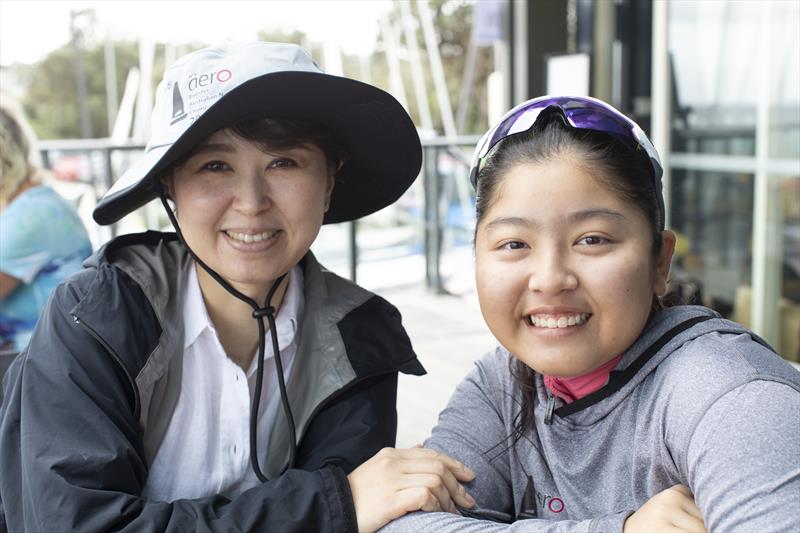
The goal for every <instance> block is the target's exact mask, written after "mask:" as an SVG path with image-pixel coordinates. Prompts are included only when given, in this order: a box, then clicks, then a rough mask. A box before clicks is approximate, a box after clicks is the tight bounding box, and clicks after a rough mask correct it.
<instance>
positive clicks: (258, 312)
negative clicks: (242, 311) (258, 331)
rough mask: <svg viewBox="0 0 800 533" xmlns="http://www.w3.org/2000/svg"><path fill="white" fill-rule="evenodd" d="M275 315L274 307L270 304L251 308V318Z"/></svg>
mask: <svg viewBox="0 0 800 533" xmlns="http://www.w3.org/2000/svg"><path fill="white" fill-rule="evenodd" d="M270 315H271V316H275V308H274V307H272V306H271V305H270V306H267V307H262V308H260V309H255V310H253V318H264V317H265V316H270Z"/></svg>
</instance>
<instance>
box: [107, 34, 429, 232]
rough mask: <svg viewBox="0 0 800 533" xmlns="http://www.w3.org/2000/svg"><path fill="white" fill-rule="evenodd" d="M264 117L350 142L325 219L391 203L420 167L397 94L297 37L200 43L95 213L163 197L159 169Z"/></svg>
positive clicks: (172, 74) (117, 212)
mask: <svg viewBox="0 0 800 533" xmlns="http://www.w3.org/2000/svg"><path fill="white" fill-rule="evenodd" d="M259 117H273V118H289V119H304V120H309V121H313V122H316V123H318V124H320V125H322V126H324V127H326V128H328V129H329V130H330V131H331V132H333V133H334V135H336V136H337V137H338V138H339V139H340V140H341V142H343V143H344V145H345V146H346V147H347V150H348V154H349V158H348V160H347V162H346V163H345V164H344V166H342V168H341V169H340V170H339V172H338V174H337V176H336V185H335V187H334V190H333V196H332V197H331V204H330V209H329V210H328V212H327V213H326V214H325V219H324V223H325V224H330V223H335V222H343V221H348V220H354V219H357V218H360V217H362V216H365V215H368V214H370V213H373V212H375V211H378V210H379V209H382V208H383V207H386V206H388V205H389V204H391V203H393V202H394V201H395V200H397V199H398V198H399V197H400V196H401V195H402V194H403V193H404V192H405V191H406V189H408V187H409V186H410V185H411V183H413V181H414V179H416V177H417V175H418V174H419V170H420V167H421V164H422V149H421V146H420V141H419V136H418V134H417V131H416V128H415V127H414V123H413V122H412V121H411V117H409V116H408V113H407V112H406V111H405V109H403V107H402V105H400V103H399V102H398V101H397V100H396V99H395V98H394V97H393V96H392V95H390V94H389V93H387V92H385V91H383V90H381V89H378V88H377V87H373V86H372V85H369V84H366V83H362V82H359V81H356V80H351V79H348V78H343V77H340V76H333V75H330V74H325V73H324V72H322V70H321V69H320V68H319V67H318V66H317V64H316V63H315V62H314V60H313V59H312V58H311V56H310V55H309V54H308V52H306V51H305V50H304V49H303V48H301V47H299V46H296V45H292V44H282V43H265V42H258V43H250V44H230V45H226V46H224V47H216V48H204V49H202V50H198V51H196V52H192V53H191V54H188V55H186V56H184V57H182V58H180V59H179V60H178V61H176V62H175V63H174V64H172V65H171V66H170V67H169V68H168V69H167V70H166V72H165V73H164V79H163V80H162V81H161V83H160V84H159V86H158V89H157V92H156V103H155V107H154V109H153V115H152V119H151V129H152V134H151V137H150V142H149V143H148V144H147V147H146V148H145V153H144V156H143V157H142V158H141V159H140V160H138V161H137V162H136V163H135V164H134V165H133V166H132V167H131V168H129V169H128V170H127V172H125V173H124V174H123V175H122V177H120V178H119V179H118V180H117V181H116V182H115V183H114V185H113V186H112V187H111V189H109V191H108V192H107V193H106V194H105V196H104V197H103V198H102V199H101V200H100V202H99V203H98V204H97V207H96V208H95V210H94V213H93V217H94V219H95V221H96V222H97V223H98V224H112V223H114V222H116V221H118V220H119V219H120V218H122V217H123V216H125V215H127V214H128V213H130V212H131V211H133V210H135V209H137V208H139V207H141V206H142V205H144V204H146V203H147V202H149V201H150V200H152V199H154V198H156V197H158V195H159V184H158V178H159V176H160V174H161V173H163V172H164V171H165V170H166V169H168V168H169V167H170V166H171V165H172V164H173V163H174V162H175V161H176V160H177V159H178V158H180V157H181V156H183V155H185V154H187V153H188V152H189V151H191V150H192V149H193V148H194V147H195V146H196V145H197V144H198V143H200V142H201V141H203V140H204V139H205V138H207V137H208V136H209V135H211V134H212V133H214V132H215V131H217V130H219V129H222V128H225V127H229V126H232V125H234V124H236V123H238V122H242V121H246V120H251V119H255V118H259Z"/></svg>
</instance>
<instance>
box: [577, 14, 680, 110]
mask: <svg viewBox="0 0 800 533" xmlns="http://www.w3.org/2000/svg"><path fill="white" fill-rule="evenodd" d="M663 3H665V4H666V2H663ZM615 10H616V4H615V3H614V2H612V1H611V0H601V1H600V2H595V4H594V53H593V54H592V62H593V65H592V73H593V76H592V77H593V80H592V82H593V83H592V94H593V95H594V96H595V97H597V98H599V99H600V100H603V101H605V102H611V100H612V96H613V95H612V87H613V76H614V72H613V68H614V65H613V62H614V61H613V56H614V52H613V45H614V34H615V26H616V24H615V20H614V17H615Z"/></svg>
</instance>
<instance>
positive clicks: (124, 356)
mask: <svg viewBox="0 0 800 533" xmlns="http://www.w3.org/2000/svg"><path fill="white" fill-rule="evenodd" d="M152 129H153V132H152V136H151V139H150V142H149V143H148V146H147V148H146V149H145V154H144V156H143V157H142V158H141V159H140V160H139V161H138V162H137V163H136V164H135V165H133V167H131V168H130V169H129V170H128V171H127V172H126V173H125V174H124V175H123V176H122V177H121V178H120V179H119V180H118V181H117V182H116V183H115V185H114V186H113V187H112V188H111V190H109V192H108V193H107V194H106V195H105V197H104V198H103V199H102V200H101V201H100V203H99V204H98V206H97V208H96V210H95V212H94V218H95V220H96V221H97V222H98V223H100V224H110V223H113V222H115V221H117V220H119V219H120V218H121V217H123V216H125V215H126V214H128V213H130V212H131V211H133V210H134V209H136V208H138V207H140V206H142V205H144V204H145V203H147V202H149V201H151V200H154V199H159V200H160V201H161V202H162V204H163V205H164V207H165V209H166V211H167V214H168V215H169V217H170V220H171V221H172V223H173V225H174V227H175V230H176V233H174V234H173V233H159V232H147V233H144V234H137V235H124V236H121V237H119V238H117V239H115V240H113V241H111V242H110V243H108V244H107V245H106V246H104V247H103V249H101V250H100V251H99V252H98V253H97V254H96V255H95V256H94V257H93V258H92V259H91V260H90V261H89V262H88V263H87V268H86V269H85V270H84V271H82V272H81V273H79V274H77V275H76V276H74V277H73V278H71V279H69V280H68V281H66V282H65V283H64V284H62V285H61V286H59V288H58V289H57V290H56V291H55V293H54V296H53V298H52V300H51V302H50V304H49V306H48V307H47V309H46V310H45V312H44V315H43V317H42V319H41V322H40V324H39V325H38V326H37V329H36V331H35V332H34V334H33V337H32V340H31V344H30V346H29V348H28V349H27V350H26V351H25V352H23V353H22V354H21V355H20V356H19V357H18V358H17V360H16V361H15V363H14V364H13V366H12V368H11V369H10V371H9V373H8V375H7V376H6V389H7V390H6V394H5V398H4V405H3V411H2V414H1V416H0V470H2V476H0V497H2V503H3V507H4V508H5V513H6V519H7V526H8V528H9V529H10V530H11V531H16V530H23V529H24V530H29V531H55V530H59V531H66V530H79V531H107V530H112V529H130V530H137V531H138V530H153V531H185V530H203V531H206V530H214V531H216V530H225V531H230V530H237V531H238V530H252V531H256V530H257V531H260V530H264V531H355V530H360V531H367V530H371V529H375V528H377V527H380V526H381V525H382V524H383V523H385V522H386V521H388V520H389V519H390V518H392V517H395V516H399V515H400V514H402V513H403V512H406V511H409V510H414V509H420V508H424V509H431V510H433V509H453V508H454V503H453V501H455V502H456V503H458V504H459V505H467V504H468V503H469V502H468V501H467V500H466V499H465V496H464V495H463V489H461V488H460V485H459V483H458V480H466V479H470V473H469V471H468V470H466V469H465V468H464V467H463V466H462V465H460V463H457V462H455V461H452V460H450V459H449V458H447V457H446V456H442V455H441V454H435V453H434V452H432V451H430V450H422V449H415V450H406V451H384V452H381V453H380V454H378V457H377V459H374V460H373V461H370V462H368V463H367V464H365V465H363V466H362V467H361V468H360V469H359V470H358V475H355V476H353V475H351V476H350V477H348V474H350V472H351V471H352V470H353V469H354V468H355V467H357V466H358V465H360V464H361V463H363V462H364V461H366V460H367V459H369V458H370V457H371V456H373V455H375V454H376V453H377V452H378V451H379V450H381V449H382V448H384V447H387V446H392V445H393V444H394V438H395V432H396V411H395V397H396V387H397V374H398V372H405V373H410V374H416V375H420V374H423V373H424V370H423V368H422V366H421V365H420V363H419V362H418V361H417V358H416V356H415V354H414V351H413V349H412V347H411V344H410V342H409V339H408V337H407V335H406V333H405V331H404V329H403V327H402V325H401V321H400V316H399V313H398V312H397V310H396V309H395V308H394V307H393V306H392V305H391V304H389V303H388V302H386V301H385V300H383V299H382V298H380V297H378V296H376V295H374V294H371V293H369V292H368V291H366V290H364V289H362V288H360V287H358V286H356V285H354V284H352V283H350V282H348V281H346V280H343V279H341V278H339V277H337V276H335V275H334V274H332V273H330V272H328V271H326V270H325V269H324V268H322V267H321V266H320V265H319V264H318V263H317V261H316V259H315V258H314V256H313V254H312V253H311V252H310V251H309V247H310V246H311V243H312V242H313V240H314V239H315V237H316V236H317V233H318V231H319V229H320V226H321V224H324V223H333V222H341V221H347V220H353V219H356V218H358V217H361V216H364V215H367V214H369V213H372V212H374V211H377V210H378V209H381V208H383V207H385V206H387V205H389V204H391V203H392V202H394V201H395V200H396V199H397V198H398V197H399V196H400V195H401V194H402V193H403V192H404V191H405V190H406V189H407V188H408V187H409V186H410V184H411V183H412V182H413V180H414V179H415V177H416V175H417V173H418V171H419V168H420V164H421V150H420V144H419V139H418V137H417V134H416V131H415V129H414V126H413V124H412V122H411V120H410V118H409V117H408V115H407V114H406V112H405V111H404V110H403V108H402V107H401V106H400V105H399V103H398V102H397V101H396V100H395V99H394V98H392V97H391V96H390V95H388V94H387V93H385V92H383V91H381V90H380V89H377V88H375V87H373V86H370V85H367V84H364V83H360V82H357V81H354V80H349V79H346V78H341V77H336V76H330V75H326V74H324V73H322V72H321V71H320V70H319V68H318V67H317V66H316V64H315V63H314V62H313V60H312V59H311V58H310V57H309V56H308V54H307V53H306V52H305V51H304V50H303V49H301V48H299V47H296V46H293V45H284V44H273V43H253V44H247V45H236V46H228V47H224V48H208V49H203V50H200V51H197V52H194V53H192V54H189V55H188V56H185V57H183V58H181V59H180V60H178V61H177V62H176V63H175V64H174V65H172V66H171V67H170V68H169V69H168V70H167V71H166V73H165V76H164V80H163V81H162V83H161V84H160V85H159V89H158V92H157V98H156V105H155V108H154V110H153V118H152ZM267 337H269V340H267ZM376 477H380V478H382V479H384V480H385V482H384V483H382V484H381V487H380V488H377V489H375V488H372V487H370V486H368V485H369V482H370V481H371V480H372V479H374V478H376ZM381 502H383V503H381Z"/></svg>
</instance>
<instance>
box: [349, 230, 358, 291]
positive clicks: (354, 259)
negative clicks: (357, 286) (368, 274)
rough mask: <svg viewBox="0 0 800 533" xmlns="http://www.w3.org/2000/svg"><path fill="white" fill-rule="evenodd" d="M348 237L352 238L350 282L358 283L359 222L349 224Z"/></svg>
mask: <svg viewBox="0 0 800 533" xmlns="http://www.w3.org/2000/svg"><path fill="white" fill-rule="evenodd" d="M347 229H348V235H349V238H350V247H349V248H350V257H349V264H350V281H352V282H353V283H357V281H356V276H357V274H358V241H357V239H356V236H357V233H358V221H357V220H351V221H350V222H348V223H347Z"/></svg>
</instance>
